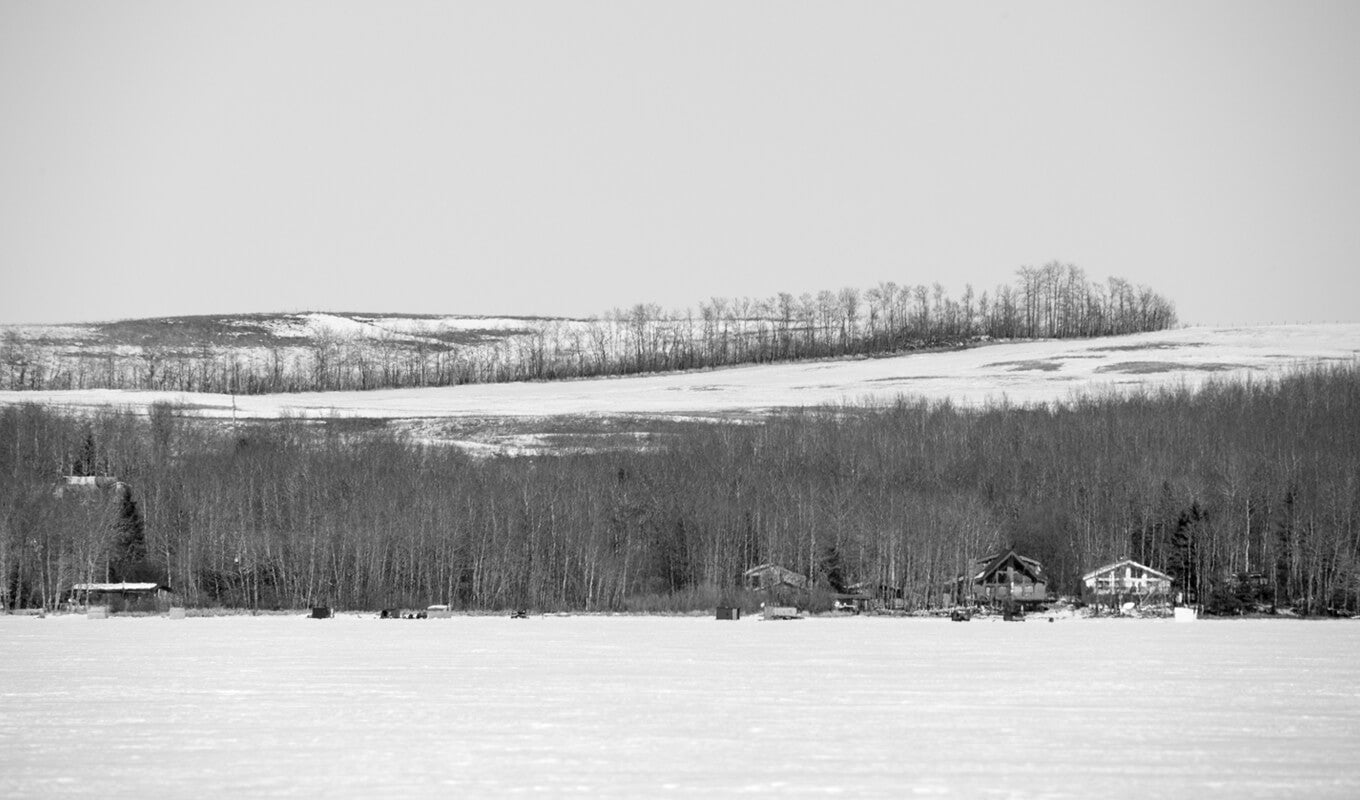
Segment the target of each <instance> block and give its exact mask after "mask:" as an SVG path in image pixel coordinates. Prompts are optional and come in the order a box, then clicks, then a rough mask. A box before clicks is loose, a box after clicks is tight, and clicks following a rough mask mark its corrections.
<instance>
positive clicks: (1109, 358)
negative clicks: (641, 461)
mask: <svg viewBox="0 0 1360 800" xmlns="http://www.w3.org/2000/svg"><path fill="white" fill-rule="evenodd" d="M402 319H403V321H402V323H401V324H407V322H406V320H408V319H410V318H402ZM457 322H458V321H456V320H449V319H447V318H445V319H441V320H439V321H437V322H434V321H430V322H427V323H424V324H429V325H431V326H435V325H437V326H440V327H439V329H440V330H443V331H449V330H452V329H453V325H455V324H457ZM514 323H515V320H509V319H498V320H494V321H492V320H487V321H484V322H483V323H479V324H483V325H484V327H480V328H473V327H472V326H471V325H468V326H467V327H466V328H465V330H475V331H477V333H476V335H484V334H485V332H487V331H493V330H500V331H502V332H504V333H505V334H506V335H512V334H511V333H510V332H511V331H513V330H514V328H513V325H514ZM384 324H389V325H393V323H391V322H386V323H384ZM493 325H499V326H501V327H499V328H495V327H492V326H493ZM393 327H395V325H393ZM485 335H489V334H485ZM1357 356H1360V325H1357V324H1332V325H1282V326H1263V327H1244V328H1184V329H1178V330H1168V331H1159V332H1154V333H1143V334H1134V335H1129V336H1117V337H1104V338H1099V339H1077V340H1070V339H1069V340H1040V341H1023V342H1009V343H992V344H985V345H981V346H976V347H970V348H966V349H958V350H952V351H948V352H925V353H913V354H905V355H896V356H890V357H878V358H842V359H834V360H820V361H809V362H800V363H786V364H768V365H757V366H743V367H729V368H722V369H707V370H691V371H686V372H677V373H664V374H652V375H637V376H628V377H615V378H597V379H581V380H569V381H537V382H518V383H505V384H469V385H462V386H448V387H434V388H419V389H379V390H372V391H366V392H309V393H301V394H282V393H281V394H267V395H249V396H236V397H232V396H230V395H224V394H204V393H185V392H146V391H109V390H85V391H26V392H15V391H6V392H0V403H21V402H36V403H45V404H51V405H56V406H65V407H71V408H85V409H92V408H103V407H119V408H129V409H133V410H136V411H140V412H144V411H145V410H146V409H148V408H149V407H150V406H151V405H153V404H155V403H172V404H176V405H179V406H182V407H183V408H184V409H186V411H189V412H190V413H193V414H194V415H198V416H204V417H215V418H222V419H236V420H249V419H275V418H279V417H281V416H288V417H303V418H313V419H325V420H380V421H384V424H386V425H388V426H391V427H395V428H397V429H400V430H405V431H407V432H411V433H413V434H415V435H417V436H419V437H421V438H426V439H432V440H442V441H452V442H457V443H462V444H466V445H469V446H472V447H478V448H484V447H487V446H494V447H511V448H513V447H523V446H534V445H536V444H541V443H542V441H543V439H542V436H543V435H545V434H551V435H554V436H557V437H558V440H559V441H560V440H561V437H562V436H564V435H580V436H589V437H594V436H598V435H600V434H605V433H607V434H610V435H617V434H620V433H630V432H633V431H644V432H645V431H650V430H656V429H657V427H658V424H659V423H660V422H664V421H666V420H673V419H678V418H686V417H700V418H713V417H723V418H744V417H748V416H750V415H752V414H756V415H759V414H765V413H769V412H771V411H776V410H781V409H790V408H800V407H813V406H823V405H838V404H844V403H851V404H870V405H883V404H888V403H892V402H894V401H896V400H897V399H898V398H900V397H906V398H911V399H926V400H930V401H945V400H948V401H949V402H951V403H954V404H957V405H965V406H979V405H983V404H988V403H993V404H995V403H1001V402H1009V403H1012V404H1036V403H1051V402H1055V401H1063V400H1067V399H1071V398H1073V397H1076V396H1078V395H1082V394H1093V393H1094V394H1100V393H1106V392H1119V393H1127V392H1131V391H1138V390H1140V389H1148V388H1154V387H1159V386H1168V385H1169V386H1182V385H1183V386H1187V387H1190V388H1194V387H1197V386H1200V385H1202V384H1203V383H1204V382H1205V381H1208V380H1212V379H1219V380H1244V379H1252V380H1261V379H1268V378H1275V377H1278V376H1280V375H1283V374H1285V373H1287V372H1289V371H1291V370H1295V369H1297V368H1299V367H1302V366H1307V365H1313V364H1319V363H1328V362H1350V361H1353V360H1354V359H1356V358H1357ZM564 420H572V421H573V423H572V424H571V425H568V426H566V427H565V428H564Z"/></svg>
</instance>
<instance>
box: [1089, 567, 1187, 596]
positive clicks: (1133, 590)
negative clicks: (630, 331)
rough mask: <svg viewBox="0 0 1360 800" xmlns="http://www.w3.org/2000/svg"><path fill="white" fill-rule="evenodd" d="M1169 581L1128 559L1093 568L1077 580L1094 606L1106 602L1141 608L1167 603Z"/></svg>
mask: <svg viewBox="0 0 1360 800" xmlns="http://www.w3.org/2000/svg"><path fill="white" fill-rule="evenodd" d="M1172 581H1173V578H1172V577H1171V576H1170V575H1168V574H1166V573H1165V572H1162V571H1160V570H1155V569H1153V568H1152V567H1149V566H1147V565H1146V564H1139V563H1138V562H1137V561H1134V560H1133V559H1131V558H1126V559H1124V560H1122V561H1116V562H1114V563H1113V564H1106V565H1105V566H1103V567H1097V568H1096V569H1093V570H1091V571H1090V572H1088V573H1086V574H1085V575H1083V576H1081V582H1082V584H1083V585H1084V586H1085V587H1086V591H1087V593H1088V594H1090V595H1091V596H1092V597H1093V598H1094V600H1095V602H1096V603H1103V602H1108V603H1111V604H1113V605H1116V606H1120V605H1123V604H1124V603H1125V602H1133V603H1137V604H1138V605H1140V606H1141V605H1143V604H1145V603H1149V602H1166V601H1169V600H1170V599H1171V584H1172Z"/></svg>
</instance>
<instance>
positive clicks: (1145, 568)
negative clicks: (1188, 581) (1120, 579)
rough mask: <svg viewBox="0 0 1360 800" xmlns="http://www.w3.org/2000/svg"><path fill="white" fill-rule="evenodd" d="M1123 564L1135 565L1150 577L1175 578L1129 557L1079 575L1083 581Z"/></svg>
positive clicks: (1168, 579) (1111, 570)
mask: <svg viewBox="0 0 1360 800" xmlns="http://www.w3.org/2000/svg"><path fill="white" fill-rule="evenodd" d="M1125 565H1128V566H1130V567H1137V568H1139V569H1141V570H1143V571H1144V572H1146V573H1147V574H1148V575H1150V576H1151V577H1154V578H1161V579H1162V580H1167V581H1170V580H1175V578H1172V577H1171V576H1170V575H1167V574H1166V573H1165V572H1162V571H1161V570H1156V569H1153V568H1152V567H1149V566H1148V565H1146V564H1139V563H1138V562H1137V561H1134V560H1133V559H1131V558H1126V559H1124V560H1123V561H1116V562H1114V563H1113V564H1106V565H1105V566H1103V567H1097V568H1095V569H1093V570H1091V571H1090V572H1088V573H1086V574H1085V575H1083V576H1081V579H1082V580H1084V581H1089V580H1090V579H1092V578H1094V577H1096V576H1097V575H1103V574H1105V573H1107V572H1114V571H1115V570H1117V569H1119V568H1120V567H1122V566H1125Z"/></svg>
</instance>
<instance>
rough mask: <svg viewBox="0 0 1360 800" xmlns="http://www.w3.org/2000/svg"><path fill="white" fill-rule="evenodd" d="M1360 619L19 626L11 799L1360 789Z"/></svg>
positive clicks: (5, 786) (9, 630)
mask: <svg viewBox="0 0 1360 800" xmlns="http://www.w3.org/2000/svg"><path fill="white" fill-rule="evenodd" d="M1357 655H1360V624H1356V623H1353V622H1345V621H1341V622H1337V621H1333V622H1298V621H1232V622H1211V621H1202V622H1199V623H1196V624H1191V625H1180V624H1176V623H1174V622H1168V621H1151V620H1148V621H1135V620H1071V619H1069V620H1059V621H1058V622H1056V623H1053V624H1049V623H1047V622H1046V621H1044V619H1042V618H1031V619H1029V620H1028V621H1027V622H1026V623H1025V624H1019V625H1017V624H1008V623H1004V622H991V621H982V620H979V621H974V622H971V623H967V624H958V623H951V622H947V621H935V620H918V619H890V618H853V619H822V618H818V619H808V620H802V621H796V622H762V621H757V620H742V621H739V622H718V621H715V620H712V619H707V618H694V617H689V618H674V617H672V618H665V617H589V616H577V617H535V618H531V619H528V620H510V619H506V618H499V617H497V618H492V617H463V618H454V619H441V620H424V621H408V620H385V621H379V620H377V619H374V618H372V617H371V616H369V617H359V616H342V617H339V618H337V619H333V620H310V619H305V618H302V617H259V618H251V617H219V618H190V619H187V620H170V619H166V618H140V619H136V618H132V619H125V618H113V619H108V620H87V619H84V618H83V617H75V616H72V617H50V618H47V619H37V618H33V617H22V618H21V617H0V656H2V657H0V796H3V797H15V798H19V797H23V798H45V797H82V798H85V797H96V796H97V797H101V798H123V797H126V798H133V797H136V798H146V797H190V796H195V795H199V796H206V797H220V796H228V795H230V796H234V797H379V796H381V797H504V796H518V795H537V796H549V797H557V796H580V797H657V796H676V797H696V796H705V797H731V796H744V795H753V796H765V797H783V796H844V797H913V796H943V797H970V798H973V797H1070V798H1092V797H1157V798H1164V797H1185V798H1191V797H1194V798H1200V797H1222V798H1234V800H1237V799H1238V798H1250V797H1262V798H1272V799H1273V798H1282V797H1308V798H1355V797H1360V758H1358V757H1357V755H1358V754H1360V683H1357V681H1356V672H1355V666H1354V664H1355V659H1356V657H1357Z"/></svg>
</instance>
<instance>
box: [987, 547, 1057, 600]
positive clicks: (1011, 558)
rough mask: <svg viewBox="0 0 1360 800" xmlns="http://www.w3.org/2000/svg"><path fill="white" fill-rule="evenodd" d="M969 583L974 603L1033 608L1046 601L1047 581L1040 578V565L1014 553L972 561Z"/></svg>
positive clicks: (1041, 569)
mask: <svg viewBox="0 0 1360 800" xmlns="http://www.w3.org/2000/svg"><path fill="white" fill-rule="evenodd" d="M969 583H970V588H971V593H972V599H973V601H974V602H976V603H984V604H987V605H996V604H1008V603H1012V602H1014V603H1020V604H1021V605H1037V604H1039V603H1045V602H1048V579H1047V578H1046V577H1045V576H1044V568H1043V565H1042V564H1040V563H1039V562H1038V561H1036V560H1035V559H1032V558H1028V557H1026V556H1022V555H1020V554H1019V553H1017V552H1015V551H1014V550H1007V551H1006V552H1004V553H996V554H993V555H989V556H986V557H984V558H980V559H978V560H977V561H975V562H973V573H972V576H971V580H970V581H969Z"/></svg>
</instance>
